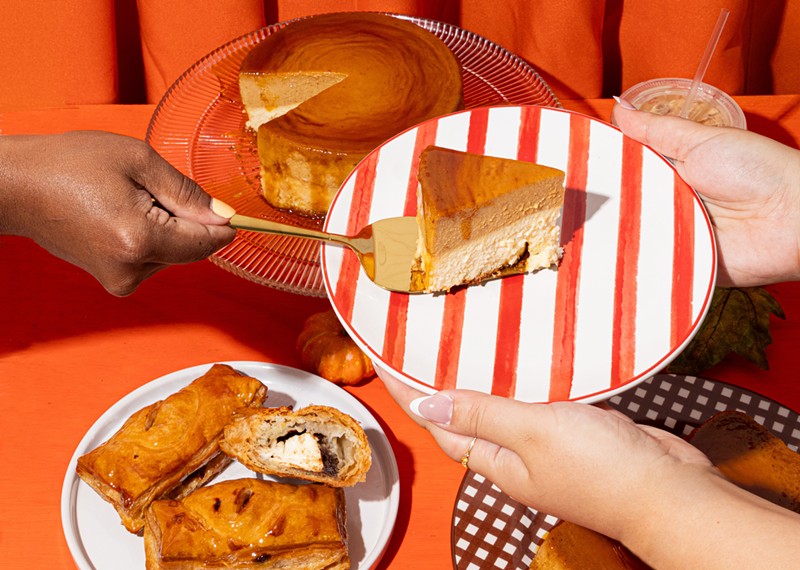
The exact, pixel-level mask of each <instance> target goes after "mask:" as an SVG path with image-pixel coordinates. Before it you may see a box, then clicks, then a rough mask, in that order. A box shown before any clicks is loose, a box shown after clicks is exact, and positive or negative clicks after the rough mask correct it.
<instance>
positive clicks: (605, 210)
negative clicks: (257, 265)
mask: <svg viewBox="0 0 800 570" xmlns="http://www.w3.org/2000/svg"><path fill="white" fill-rule="evenodd" d="M433 143H435V144H439V145H441V146H449V147H450V148H456V149H459V150H468V151H471V152H478V153H486V154H491V155H496V156H507V157H510V158H519V159H521V160H530V161H532V162H540V163H542V164H547V165H549V166H554V167H557V168H562V169H563V170H565V172H566V188H567V191H566V195H565V204H564V209H563V213H562V244H563V246H564V257H563V259H562V261H561V264H560V266H559V268H558V270H557V271H554V270H543V271H540V272H537V273H535V274H529V275H525V276H514V277H509V278H505V279H501V280H495V281H491V282H488V283H486V284H484V285H480V286H474V287H466V288H462V289H461V290H459V291H457V292H454V293H450V294H447V295H405V294H401V293H390V292H388V291H385V290H383V289H380V288H379V287H377V286H376V285H374V284H373V283H372V282H371V281H369V280H368V279H367V277H366V276H365V275H363V272H362V271H361V268H360V265H359V263H358V260H357V258H356V256H355V255H354V254H353V253H352V252H350V251H349V250H346V249H343V248H341V247H338V246H336V245H330V244H326V245H325V246H323V248H322V270H323V278H324V284H325V288H326V290H327V292H328V296H329V298H330V299H331V302H332V304H333V307H334V309H335V311H336V313H337V314H338V316H339V318H340V320H341V321H342V323H343V325H344V326H345V328H346V329H347V330H348V332H349V333H350V334H351V336H352V337H353V338H354V340H355V341H356V343H358V344H359V346H360V347H361V348H362V349H363V350H364V351H365V352H366V353H367V354H368V355H369V356H370V358H372V360H373V361H374V363H375V365H376V367H377V368H379V369H380V370H381V372H385V373H388V374H389V375H391V376H394V377H395V378H398V379H400V380H401V381H403V382H405V383H407V384H409V385H410V386H412V387H415V388H417V389H419V390H422V391H424V392H428V393H432V392H435V391H438V390H440V389H445V388H469V389H474V390H479V391H482V392H487V393H493V394H497V395H503V396H507V397H513V398H516V399H519V400H523V401H535V402H545V401H556V400H581V401H587V402H589V401H597V400H601V399H605V398H607V397H610V396H612V395H613V394H616V393H617V392H620V391H622V390H625V389H628V388H630V387H632V386H634V385H636V384H637V383H639V382H641V381H643V380H644V379H646V378H648V377H650V376H652V375H653V374H655V373H657V372H658V371H660V370H661V369H663V368H664V367H665V366H666V365H667V364H669V362H671V361H672V359H674V358H675V356H677V354H678V353H679V352H680V351H681V350H682V349H683V348H684V347H685V346H686V344H687V343H688V342H689V341H690V340H691V339H692V337H693V336H694V334H695V333H696V332H697V329H698V328H699V326H700V324H701V323H702V320H703V318H704V317H705V315H706V313H707V311H708V307H709V304H710V300H711V297H712V295H713V291H714V286H715V279H716V244H715V241H714V235H713V231H712V227H711V221H710V219H709V217H708V214H707V213H706V211H705V208H704V207H703V204H702V202H701V200H700V198H699V196H698V195H697V194H696V192H695V191H694V190H693V189H692V188H691V187H689V186H688V185H687V184H686V183H685V182H684V181H683V180H682V179H681V178H680V176H679V175H678V174H677V172H676V171H675V169H674V168H673V167H672V165H671V163H670V162H669V161H668V160H667V159H665V158H664V157H662V156H661V155H659V154H658V153H656V152H655V151H653V150H652V149H651V148H649V147H647V146H645V145H642V144H640V143H638V142H636V141H633V140H632V139H630V138H628V137H625V136H623V135H622V133H621V132H620V131H619V130H618V129H617V128H616V127H613V126H612V125H609V124H607V123H605V122H603V121H599V120H597V119H594V118H592V117H588V116H586V115H582V114H579V113H574V112H570V111H565V110H562V109H554V108H547V107H538V106H506V107H483V108H478V109H471V110H468V111H462V112H459V113H454V114H451V115H447V116H445V117H440V118H438V119H433V120H431V121H428V122H426V123H423V124H422V125H418V126H417V127H414V128H412V129H409V130H407V131H405V132H404V133H401V134H400V135H398V136H397V137H395V138H393V139H391V140H390V141H388V142H387V143H385V144H384V145H382V146H381V147H380V148H378V149H376V150H375V151H374V152H373V153H371V154H370V155H368V156H367V157H366V158H365V159H364V160H363V161H362V162H361V163H360V164H359V165H358V166H357V167H356V169H355V170H354V171H353V173H352V174H351V175H350V177H348V179H347V180H346V181H345V183H344V184H343V185H342V187H341V188H340V190H339V193H338V194H337V195H336V197H335V198H334V201H333V204H332V205H331V209H330V211H329V214H328V218H327V220H326V223H325V229H326V230H327V231H331V232H334V233H344V234H354V233H356V232H357V231H358V229H360V228H362V227H363V226H364V225H366V224H367V223H370V222H371V221H374V220H378V219H381V218H385V217H391V216H400V215H412V216H413V215H414V214H415V212H416V198H415V195H416V186H417V183H416V158H417V157H418V156H419V152H421V150H422V149H423V148H425V147H426V146H428V145H429V144H433ZM623 173H624V175H623ZM437 347H438V349H437Z"/></svg>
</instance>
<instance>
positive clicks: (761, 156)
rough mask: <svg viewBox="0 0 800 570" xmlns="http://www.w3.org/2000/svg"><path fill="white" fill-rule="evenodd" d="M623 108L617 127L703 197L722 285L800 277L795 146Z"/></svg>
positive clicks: (798, 154)
mask: <svg viewBox="0 0 800 570" xmlns="http://www.w3.org/2000/svg"><path fill="white" fill-rule="evenodd" d="M628 107H629V104H627V103H626V102H624V101H623V102H621V103H620V104H617V105H615V106H614V110H613V114H612V120H613V122H614V124H616V125H617V126H618V127H619V128H620V130H622V132H623V133H624V134H626V135H627V136H629V137H631V138H633V139H635V140H637V141H639V142H642V143H644V144H646V145H648V146H650V147H652V148H653V149H654V150H656V151H658V152H659V153H661V154H663V155H664V156H668V157H670V158H672V159H673V161H674V164H675V168H676V169H677V171H678V173H679V174H680V176H681V177H682V178H683V179H684V180H685V181H686V182H687V183H688V184H689V185H690V186H692V187H693V188H694V189H695V190H696V191H697V192H698V193H699V194H700V195H701V197H702V199H703V202H704V203H705V205H706V208H707V209H708V213H709V215H710V216H711V220H712V222H713V224H714V228H715V233H716V236H717V242H718V244H719V257H720V266H719V267H720V274H719V284H720V285H721V286H734V285H735V286H742V287H749V286H755V285H765V284H768V283H775V282H781V281H795V280H797V279H800V151H798V150H795V149H793V148H790V147H788V146H785V145H783V144H781V143H779V142H777V141H774V140H772V139H769V138H766V137H763V136H761V135H758V134H755V133H751V132H748V131H745V130H741V129H735V128H725V127H709V126H705V125H701V124H698V123H695V122H693V121H689V120H688V119H681V118H678V117H663V116H659V115H654V114H652V113H645V112H642V111H635V110H631V109H630V108H628Z"/></svg>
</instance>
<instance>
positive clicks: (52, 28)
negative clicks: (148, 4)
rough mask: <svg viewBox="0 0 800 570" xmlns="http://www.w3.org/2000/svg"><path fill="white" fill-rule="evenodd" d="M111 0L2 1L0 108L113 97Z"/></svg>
mask: <svg viewBox="0 0 800 570" xmlns="http://www.w3.org/2000/svg"><path fill="white" fill-rule="evenodd" d="M114 31H115V25H114V1H113V0H50V1H49V2H31V1H30V0H3V3H2V6H1V7H0V54H2V55H0V77H2V81H0V108H3V109H11V108H25V107H48V106H56V105H71V104H79V103H112V102H114V101H115V100H116V99H117V95H118V93H117V54H116V47H115V36H114Z"/></svg>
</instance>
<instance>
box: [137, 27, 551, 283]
mask: <svg viewBox="0 0 800 570" xmlns="http://www.w3.org/2000/svg"><path fill="white" fill-rule="evenodd" d="M397 17H399V18H403V19H406V20H409V21H412V22H414V23H415V24H417V25H419V26H420V27H422V28H424V29H426V30H429V31H430V32H432V33H434V34H436V36H438V37H439V38H440V39H441V40H442V41H443V42H444V43H445V44H447V46H449V47H450V49H451V50H452V51H453V53H454V54H455V55H456V57H457V58H458V60H459V62H460V63H461V66H462V70H463V71H462V73H463V82H464V102H465V105H466V107H467V108H473V107H482V106H487V105H502V104H516V105H521V104H531V105H541V106H547V107H559V106H560V105H559V103H558V100H557V99H556V97H555V96H554V95H553V93H552V91H551V90H550V88H549V87H548V86H547V84H546V83H545V82H544V81H543V80H542V79H541V77H539V75H538V74H537V73H536V71H535V70H534V69H533V68H532V67H531V66H530V65H528V64H527V63H525V62H524V61H523V60H521V59H520V58H518V57H517V56H515V55H513V54H511V53H510V52H508V51H506V50H505V49H503V48H501V47H500V46H498V45H497V44H494V43H492V42H490V41H488V40H486V39H485V38H483V37H481V36H478V35H476V34H473V33H471V32H468V31H466V30H463V29H461V28H458V27H456V26H452V25H450V24H445V23H442V22H435V21H432V20H425V19H421V18H411V17H407V16H397ZM285 25H286V23H281V24H275V25H272V26H268V27H265V28H262V29H260V30H257V31H255V32H252V33H250V34H248V35H246V36H242V37H240V38H238V39H236V40H233V41H231V42H230V43H228V44H225V45H224V46H222V47H220V48H218V49H217V50H215V51H213V52H212V53H210V54H209V55H207V56H206V57H204V58H203V59H201V60H200V61H199V62H197V63H196V64H195V65H194V66H192V67H191V68H190V69H189V70H188V71H186V73H184V74H183V76H181V77H180V78H179V79H178V80H177V81H176V82H175V84H174V85H173V86H172V87H171V88H170V89H169V91H167V93H166V94H165V95H164V98H163V99H162V100H161V102H160V103H159V105H158V107H157V108H156V111H155V113H154V114H153V118H152V120H151V122H150V126H149V128H148V131H147V141H148V142H149V143H150V144H151V145H152V146H153V147H154V148H155V149H156V150H157V151H158V152H159V153H160V154H161V155H162V156H164V158H166V159H167V160H168V161H169V162H170V163H172V164H173V165H174V166H175V167H177V168H178V169H179V170H180V171H181V172H183V173H184V174H186V175H187V176H190V177H191V178H193V179H194V180H196V181H197V183H198V184H200V185H201V186H202V187H203V188H204V189H205V190H206V191H207V192H208V193H210V194H211V195H212V196H214V197H216V198H219V199H220V200H222V201H224V202H226V203H228V204H230V205H231V206H233V207H234V208H235V209H236V210H237V212H239V213H240V214H246V215H249V216H257V217H261V218H266V219H270V220H275V221H279V222H284V223H288V224H293V225H298V226H304V227H315V228H321V226H322V222H323V220H321V219H309V218H306V217H303V216H299V215H295V214H292V213H290V212H284V211H281V210H277V209H275V208H272V207H271V206H270V205H269V204H267V202H266V201H265V200H264V199H263V198H262V197H261V196H260V194H259V192H258V190H259V180H258V176H259V173H258V172H259V166H258V154H257V149H256V141H255V137H254V135H253V134H252V133H249V132H246V131H245V128H244V124H245V119H246V117H245V113H244V108H243V107H242V103H241V100H240V98H239V90H238V84H237V82H238V71H239V66H240V64H241V62H242V60H243V59H244V57H245V56H246V55H247V53H248V52H249V51H250V50H251V49H252V48H253V46H255V45H256V44H258V43H259V42H261V41H263V40H264V39H265V38H266V37H267V36H269V35H270V34H272V33H274V32H275V31H277V30H279V29H280V28H282V27H284V26H285ZM319 254H320V246H319V243H318V242H315V241H311V240H303V239H299V238H292V237H284V236H272V235H267V234H256V233H253V232H244V231H242V232H239V235H238V236H237V237H236V239H235V240H234V241H233V242H232V243H231V244H230V245H228V246H227V247H225V248H223V249H222V250H220V251H219V252H217V253H216V254H215V255H214V256H212V258H211V260H212V261H213V262H214V263H216V264H217V265H219V266H221V267H223V268H225V269H227V270H229V271H231V272H233V273H235V274H236V275H239V276H241V277H244V278H246V279H249V280H251V281H255V282H257V283H260V284H262V285H267V286H269V287H274V288H276V289H282V290H286V291H291V292H294V293H300V294H305V295H311V296H315V297H324V296H325V288H324V286H323V281H322V272H321V271H320V262H319Z"/></svg>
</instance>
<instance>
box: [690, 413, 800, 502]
mask: <svg viewBox="0 0 800 570" xmlns="http://www.w3.org/2000/svg"><path fill="white" fill-rule="evenodd" d="M689 442H690V443H691V444H692V445H694V446H695V447H696V448H698V449H699V450H700V451H702V452H703V453H704V454H706V456H707V457H708V458H709V459H710V460H711V463H713V464H714V465H715V466H716V467H717V469H719V470H720V472H721V473H722V474H723V475H724V476H725V477H726V478H727V479H729V480H730V481H732V482H733V483H735V484H736V485H738V486H739V487H741V488H743V489H747V490H748V491H750V492H751V493H753V494H755V495H759V496H760V497H761V498H763V499H766V500H768V501H770V502H772V503H775V504H776V505H780V506H782V507H784V508H786V509H789V510H792V511H794V512H796V513H800V454H798V453H796V452H795V451H793V450H792V449H790V448H789V447H788V446H787V445H786V443H785V442H784V441H783V440H782V439H780V438H779V437H777V436H776V435H775V434H773V433H772V432H771V431H769V430H768V429H767V428H765V427H764V426H762V425H761V424H759V423H758V422H757V421H755V420H754V419H753V418H751V417H750V416H748V415H747V414H744V413H742V412H737V411H725V412H720V413H718V414H715V415H714V416H712V417H711V418H710V419H709V420H708V421H706V422H705V423H703V424H702V425H701V426H700V427H698V428H697V429H696V430H694V431H693V432H692V433H691V434H690V436H689Z"/></svg>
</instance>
